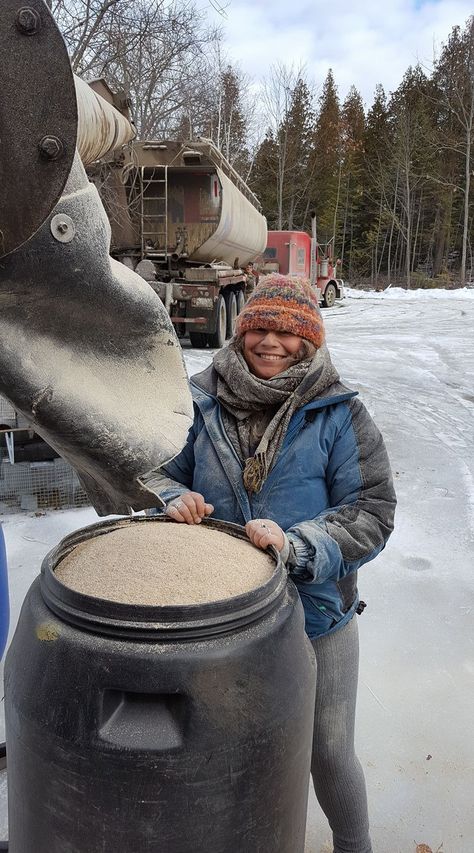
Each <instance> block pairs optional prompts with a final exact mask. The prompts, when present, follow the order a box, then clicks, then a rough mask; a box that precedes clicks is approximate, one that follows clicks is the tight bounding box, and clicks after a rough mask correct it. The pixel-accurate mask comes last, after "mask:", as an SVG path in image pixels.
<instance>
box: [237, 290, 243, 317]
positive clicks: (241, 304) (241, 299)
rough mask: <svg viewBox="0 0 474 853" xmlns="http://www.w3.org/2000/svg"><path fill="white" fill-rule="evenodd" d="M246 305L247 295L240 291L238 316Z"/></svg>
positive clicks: (238, 295)
mask: <svg viewBox="0 0 474 853" xmlns="http://www.w3.org/2000/svg"><path fill="white" fill-rule="evenodd" d="M244 305H245V293H244V291H243V290H239V292H238V294H237V316H238V315H239V314H240V312H241V311H242V308H243V307H244Z"/></svg>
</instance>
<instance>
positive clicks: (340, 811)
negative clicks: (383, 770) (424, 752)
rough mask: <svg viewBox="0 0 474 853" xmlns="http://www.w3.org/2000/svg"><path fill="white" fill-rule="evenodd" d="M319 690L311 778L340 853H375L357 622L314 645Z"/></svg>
mask: <svg viewBox="0 0 474 853" xmlns="http://www.w3.org/2000/svg"><path fill="white" fill-rule="evenodd" d="M312 646H313V649H314V651H315V654H316V664H317V688H316V707H315V713H314V738H313V754H312V759H311V773H312V776H313V783H314V789H315V791H316V796H317V798H318V801H319V804H320V806H321V808H322V810H323V811H324V813H325V815H326V817H327V819H328V821H329V825H330V827H331V829H332V832H333V844H334V853H372V846H371V843H370V837H369V817H368V812H367V792H366V788H365V779H364V773H363V770H362V767H361V765H360V762H359V759H358V758H357V756H356V754H355V751H354V722H355V707H356V697H357V680H358V674H359V633H358V628H357V621H356V618H355V617H354V618H353V619H351V621H350V622H349V623H348V624H347V625H345V626H344V628H341V629H340V630H339V631H334V633H333V634H329V635H327V636H325V637H320V638H319V639H317V640H313V641H312Z"/></svg>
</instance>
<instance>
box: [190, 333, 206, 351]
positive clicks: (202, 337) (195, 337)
mask: <svg viewBox="0 0 474 853" xmlns="http://www.w3.org/2000/svg"><path fill="white" fill-rule="evenodd" d="M189 340H190V341H191V346H192V347H194V349H205V348H206V345H207V335H206V333H205V332H190V333H189Z"/></svg>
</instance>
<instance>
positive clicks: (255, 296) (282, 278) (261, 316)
mask: <svg viewBox="0 0 474 853" xmlns="http://www.w3.org/2000/svg"><path fill="white" fill-rule="evenodd" d="M262 278H263V281H262V279H261V280H260V282H261V283H260V284H258V285H257V287H256V288H255V290H254V291H253V293H252V294H251V296H250V297H249V299H248V302H247V303H246V305H244V307H243V309H242V311H241V312H240V314H239V316H238V317H237V323H236V327H235V334H236V336H237V337H241V336H242V335H244V334H245V332H249V331H250V330H251V329H269V330H272V331H274V332H290V333H291V334H292V335H298V336H299V337H300V338H304V339H305V340H306V341H311V343H312V344H314V346H315V347H316V348H317V349H318V348H319V347H320V346H321V345H322V344H323V343H324V326H323V318H322V316H321V312H320V310H319V307H318V300H317V297H316V294H315V292H314V290H313V288H312V287H311V284H310V283H309V280H308V279H307V278H301V277H299V276H290V275H280V273H270V274H269V275H265V276H262Z"/></svg>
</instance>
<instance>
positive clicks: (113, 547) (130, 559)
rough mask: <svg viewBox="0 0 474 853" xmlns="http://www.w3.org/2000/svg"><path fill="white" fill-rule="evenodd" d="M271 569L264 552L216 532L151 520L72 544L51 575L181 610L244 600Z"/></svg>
mask: <svg viewBox="0 0 474 853" xmlns="http://www.w3.org/2000/svg"><path fill="white" fill-rule="evenodd" d="M274 569H275V563H274V560H273V559H272V557H271V556H270V555H269V554H267V553H265V552H264V551H261V550H260V549H258V548H256V547H255V546H253V545H252V544H251V543H250V542H248V541H246V540H244V539H240V538H238V537H236V536H232V535H229V534H228V533H224V532H223V531H222V530H218V529H215V528H213V527H211V526H208V525H205V524H200V525H187V524H175V523H173V522H158V521H153V520H151V519H150V520H146V521H139V522H134V523H130V522H126V523H124V525H123V526H118V527H117V528H114V529H113V530H111V531H109V532H107V533H105V534H102V535H100V536H95V537H93V538H91V539H89V540H87V541H86V542H82V543H80V544H79V545H76V546H75V547H74V548H73V549H72V551H71V552H70V553H69V554H67V556H66V557H64V559H63V560H62V561H61V562H60V563H59V564H58V565H57V566H56V569H55V574H56V577H57V578H58V580H59V581H61V583H63V584H64V585H65V586H68V587H69V588H70V589H73V590H75V591H76V592H79V593H82V594H84V595H89V596H93V597H95V598H101V599H104V600H107V601H116V602H120V603H123V604H136V605H142V606H180V605H193V604H205V603H210V602H214V601H221V600H223V599H227V598H233V597H235V596H238V595H243V594H244V593H248V592H250V591H252V590H254V589H256V588H257V587H259V586H262V585H263V584H265V583H266V582H267V581H268V580H269V579H270V577H271V576H272V573H273V571H274Z"/></svg>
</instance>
